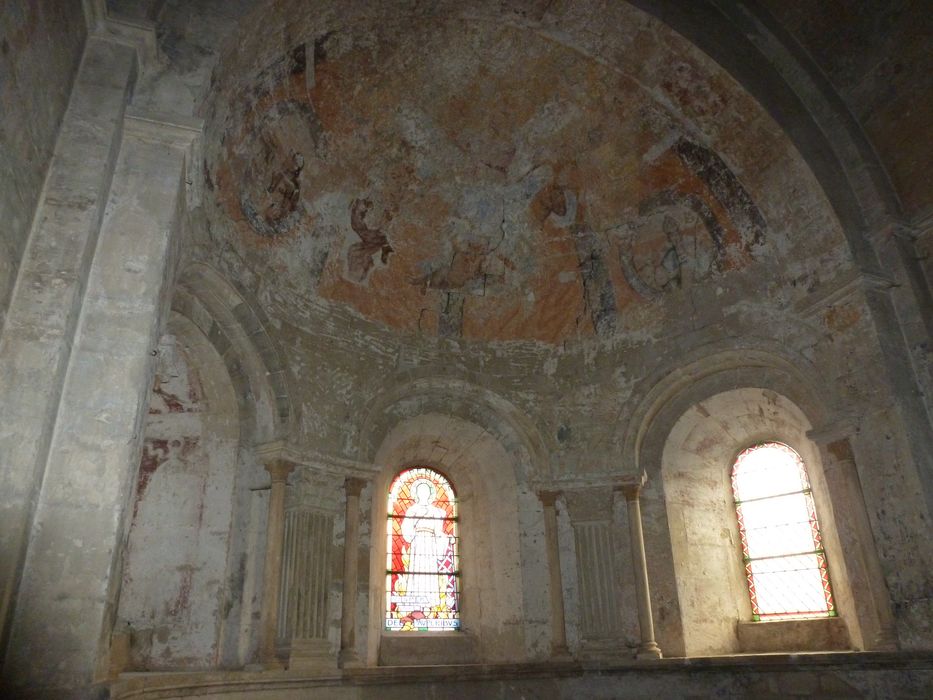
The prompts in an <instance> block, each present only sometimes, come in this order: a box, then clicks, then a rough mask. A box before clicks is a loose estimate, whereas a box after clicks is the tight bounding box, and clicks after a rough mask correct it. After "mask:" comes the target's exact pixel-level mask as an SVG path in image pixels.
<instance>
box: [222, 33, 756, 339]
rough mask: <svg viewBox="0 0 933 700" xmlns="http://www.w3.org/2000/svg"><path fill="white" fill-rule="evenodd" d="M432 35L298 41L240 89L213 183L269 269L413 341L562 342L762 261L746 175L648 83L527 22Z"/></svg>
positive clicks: (628, 324)
mask: <svg viewBox="0 0 933 700" xmlns="http://www.w3.org/2000/svg"><path fill="white" fill-rule="evenodd" d="M421 32H422V33H421V34H420V35H419V36H417V37H415V38H414V39H413V38H412V37H411V36H405V38H404V42H403V41H402V40H400V39H396V38H394V37H393V36H391V33H390V32H388V31H386V34H385V35H378V36H376V35H373V36H370V35H367V34H366V33H365V32H359V31H357V32H355V33H354V34H353V35H352V38H351V36H350V34H342V33H340V32H336V33H335V32H331V33H328V34H326V35H324V36H319V37H316V38H313V39H309V40H307V41H304V42H298V43H296V44H295V46H294V48H293V49H292V50H291V51H289V52H288V53H287V55H285V56H283V57H281V58H279V59H278V60H275V61H272V62H271V63H270V64H269V65H268V66H266V68H265V69H264V70H262V71H260V72H259V74H258V75H256V76H255V79H254V80H253V81H252V82H251V83H250V84H249V85H248V87H244V88H241V89H240V90H239V92H238V93H237V94H236V96H235V100H236V104H235V106H234V107H233V108H232V109H231V112H230V113H231V115H233V117H231V118H229V120H228V121H229V124H228V126H227V130H226V133H225V134H224V136H223V139H222V144H221V146H220V148H219V150H217V151H216V152H214V153H213V154H210V155H209V160H208V187H209V188H213V189H214V190H215V191H216V197H217V204H218V205H219V207H220V210H221V211H220V214H221V216H219V217H218V220H219V221H223V220H225V219H226V220H229V221H232V222H233V224H232V225H233V226H234V227H235V228H236V230H237V233H238V235H237V236H235V237H234V238H235V240H236V242H237V245H238V246H241V247H242V248H243V249H244V250H245V251H246V256H247V257H252V258H253V259H258V260H261V261H263V262H264V264H265V265H266V266H268V273H267V274H280V275H281V276H282V277H286V276H287V277H289V278H295V277H298V278H301V279H303V280H304V282H305V283H306V285H307V289H306V290H305V293H309V294H310V293H314V294H316V295H318V296H319V297H321V298H323V299H326V300H328V301H330V302H338V303H342V304H346V305H349V306H350V307H352V308H353V309H355V310H356V311H358V312H359V313H361V314H362V315H364V316H365V317H367V318H370V319H373V320H375V321H378V322H381V323H383V324H385V325H387V326H389V327H392V328H395V329H398V330H403V331H414V332H422V333H426V334H429V335H441V336H454V337H463V338H472V339H482V340H511V339H527V340H539V341H546V342H552V343H557V342H560V341H562V340H564V339H567V338H570V337H576V336H593V335H606V334H608V333H611V332H613V331H615V330H617V329H619V330H626V329H633V328H634V329H636V330H637V326H638V324H639V323H642V322H643V319H644V315H643V314H634V315H633V314H630V313H628V312H629V311H630V310H631V309H633V308H635V307H644V306H645V305H650V304H651V303H652V302H654V301H656V300H658V299H659V298H661V297H662V296H663V295H665V294H666V293H669V292H673V291H675V290H678V289H684V288H688V287H689V286H691V285H693V284H697V283H701V282H705V281H708V280H711V279H713V278H715V277H717V276H722V275H724V274H726V273H728V272H729V271H730V270H735V269H740V268H742V267H744V266H747V265H748V264H749V262H750V261H751V260H752V259H753V258H754V257H755V255H756V251H760V249H761V246H762V245H763V243H764V241H765V238H766V223H765V221H764V218H763V216H762V214H761V212H760V211H759V209H758V207H757V206H756V204H755V202H754V201H753V199H752V197H751V195H750V194H749V192H748V191H747V190H746V188H745V187H744V186H743V184H742V181H741V178H740V177H739V176H738V175H737V174H736V173H735V172H733V170H732V169H730V167H729V165H728V164H727V163H726V162H725V161H724V160H723V159H722V158H721V157H720V156H719V155H717V154H716V153H714V152H713V151H711V150H710V149H709V148H707V147H706V146H704V145H703V143H702V139H699V138H697V137H693V136H691V135H689V134H687V133H686V132H685V129H684V128H682V127H681V126H680V125H679V122H678V120H677V119H675V118H674V117H673V116H671V115H670V114H669V112H668V111H667V110H666V109H664V108H662V107H661V106H659V104H658V103H657V101H656V100H654V99H652V98H651V97H650V96H649V94H648V93H647V92H646V91H645V90H644V89H643V88H642V87H641V86H639V85H636V84H635V83H634V82H633V81H632V80H631V79H629V78H626V77H624V76H621V75H619V74H618V73H614V72H613V71H611V70H610V69H609V68H606V67H604V66H602V65H600V64H598V63H596V62H595V61H592V60H591V59H589V58H587V57H585V56H583V55H581V54H580V53H578V52H576V51H572V50H569V49H565V48H562V47H561V46H559V45H555V44H554V43H553V42H549V41H546V40H544V39H542V38H540V37H536V36H535V35H532V34H530V33H527V32H523V33H518V32H517V31H516V30H513V29H510V28H508V27H503V28H501V29H499V30H498V31H493V32H490V31H488V30H487V29H485V28H484V29H483V31H477V29H476V28H475V27H474V26H472V25H468V24H461V23H459V22H449V23H446V24H438V25H432V26H431V27H430V31H428V30H427V29H422V30H421ZM412 45H418V46H420V53H419V55H430V56H435V57H436V60H432V61H424V60H421V59H420V58H419V57H418V56H417V55H415V54H413V53H412V52H411V51H410V50H409V48H410V46H412ZM221 225H224V226H226V225H229V224H226V223H224V224H221Z"/></svg>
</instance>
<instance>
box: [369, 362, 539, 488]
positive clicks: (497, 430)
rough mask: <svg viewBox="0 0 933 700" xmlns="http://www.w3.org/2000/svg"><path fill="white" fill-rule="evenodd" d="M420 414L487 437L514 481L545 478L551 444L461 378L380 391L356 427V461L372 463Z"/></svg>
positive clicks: (511, 409) (512, 409) (516, 412)
mask: <svg viewBox="0 0 933 700" xmlns="http://www.w3.org/2000/svg"><path fill="white" fill-rule="evenodd" d="M425 414H438V415H446V416H450V417H451V418H454V419H459V420H463V421H465V422H467V423H472V424H474V425H477V426H479V427H480V428H482V429H483V431H484V432H487V433H489V434H490V435H491V436H492V437H493V438H494V439H496V440H497V441H498V442H499V443H500V444H501V445H502V446H503V447H504V449H505V450H506V451H507V452H508V453H509V454H510V455H511V456H512V457H513V459H514V465H515V469H516V474H515V478H516V480H517V481H518V483H529V482H531V481H536V480H540V479H546V478H548V476H549V475H550V473H551V465H550V462H549V459H548V455H549V454H551V452H552V449H551V446H549V445H547V444H546V443H545V440H544V438H543V437H542V434H541V432H540V431H539V430H538V429H537V427H536V426H535V425H534V424H533V423H532V421H531V420H530V419H529V418H528V417H527V416H526V415H525V414H524V413H523V412H522V411H521V410H520V409H519V408H518V407H516V406H515V405H514V404H512V403H511V402H509V401H507V400H506V399H504V398H502V397H501V396H499V395H498V394H496V393H494V392H492V391H490V390H489V389H486V388H483V387H479V386H477V385H475V384H471V383H470V382H467V381H464V380H462V379H454V378H444V377H425V378H420V379H416V380H413V381H411V382H408V383H405V384H401V385H398V386H395V387H393V388H391V389H389V390H387V391H385V392H384V393H383V394H382V395H381V396H379V397H378V398H377V399H376V400H375V401H373V403H372V404H371V405H370V407H369V410H368V411H367V413H366V417H365V418H364V420H363V423H362V425H361V427H360V440H359V446H358V453H357V459H358V460H360V461H361V462H366V463H371V462H373V461H374V460H375V458H376V456H377V450H378V449H379V446H380V445H382V444H383V442H384V440H385V438H386V437H387V436H388V435H389V434H390V433H391V432H392V430H393V429H394V428H395V427H396V426H397V425H398V424H400V423H402V422H404V421H406V420H408V419H411V418H414V417H417V416H419V415H425Z"/></svg>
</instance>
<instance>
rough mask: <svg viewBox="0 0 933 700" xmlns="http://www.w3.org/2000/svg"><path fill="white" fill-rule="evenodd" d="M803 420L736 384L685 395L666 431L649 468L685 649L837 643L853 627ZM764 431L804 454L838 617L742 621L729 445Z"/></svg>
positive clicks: (770, 395)
mask: <svg viewBox="0 0 933 700" xmlns="http://www.w3.org/2000/svg"><path fill="white" fill-rule="evenodd" d="M811 427H812V426H811V425H810V421H809V420H808V419H807V417H806V416H805V415H804V413H803V412H802V411H801V410H800V408H798V407H797V406H796V405H795V404H794V403H793V402H792V401H790V400H789V399H788V398H787V397H785V396H783V395H781V394H778V393H777V392H774V391H771V390H769V389H762V388H754V387H744V388H738V389H732V390H729V391H724V392H720V393H717V394H714V395H712V396H709V397H708V398H705V399H703V400H701V401H698V402H696V403H694V404H693V405H692V406H691V407H690V408H688V409H687V410H686V411H685V412H684V413H683V414H682V415H681V416H680V418H679V419H678V420H677V422H676V423H675V424H674V426H673V428H672V429H671V431H670V433H669V434H668V436H667V439H666V441H665V443H664V449H663V453H662V457H661V470H660V475H659V476H660V479H661V482H662V488H663V492H664V504H665V507H666V514H667V521H668V523H669V529H670V550H671V555H672V559H673V561H674V573H675V579H676V586H677V591H676V593H677V598H678V601H679V607H680V614H681V620H682V624H683V635H684V651H685V654H686V655H687V656H708V655H715V654H732V653H741V652H747V651H764V650H773V651H789V652H792V651H823V650H832V649H847V648H850V639H849V634H848V631H847V627H848V628H849V629H851V628H852V627H853V626H854V627H855V629H854V632H855V634H856V635H858V623H857V621H856V616H855V612H854V609H853V605H852V594H851V591H850V588H849V582H848V576H847V568H846V566H845V560H844V557H843V552H842V548H841V545H840V542H839V537H838V535H837V532H836V528H835V525H834V512H833V504H832V499H831V497H830V493H829V489H828V487H827V484H826V481H825V479H824V476H823V468H822V460H821V455H820V451H819V449H818V448H817V446H816V445H815V444H814V443H813V442H812V441H811V440H810V439H809V438H808V437H807V433H808V431H809V430H811ZM765 441H779V442H783V443H785V444H787V445H789V446H791V447H792V448H793V449H794V450H796V451H797V452H798V453H799V454H800V456H801V458H802V459H803V461H804V463H805V464H806V467H807V471H808V473H809V477H810V483H811V484H812V487H813V497H814V500H815V502H816V510H817V514H818V517H819V520H820V525H821V528H822V534H823V542H824V545H825V548H826V552H827V559H828V563H829V574H830V579H831V583H832V589H833V594H834V596H835V598H836V602H837V608H838V611H839V614H840V617H839V618H824V619H815V620H805V621H804V620H801V621H782V622H757V623H754V622H751V620H752V614H751V606H750V602H749V595H748V588H747V584H746V579H745V571H744V564H743V560H742V548H741V541H740V539H739V530H738V524H737V520H736V514H735V507H734V501H733V495H732V488H731V481H730V477H731V470H732V465H733V463H734V462H735V458H736V456H737V454H738V453H739V452H740V451H741V450H743V449H745V448H747V447H750V446H752V445H755V444H758V443H761V442H765ZM656 478H657V477H656Z"/></svg>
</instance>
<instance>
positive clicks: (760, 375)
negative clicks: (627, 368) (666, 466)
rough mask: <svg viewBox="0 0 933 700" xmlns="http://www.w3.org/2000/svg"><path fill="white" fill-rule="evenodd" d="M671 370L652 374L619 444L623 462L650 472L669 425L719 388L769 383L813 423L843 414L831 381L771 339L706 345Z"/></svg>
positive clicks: (638, 470)
mask: <svg viewBox="0 0 933 700" xmlns="http://www.w3.org/2000/svg"><path fill="white" fill-rule="evenodd" d="M684 360H685V362H684V364H682V365H680V366H678V367H676V368H674V369H673V370H671V369H668V368H665V369H663V370H660V371H659V372H657V373H656V374H655V375H654V376H652V377H650V378H649V379H648V380H647V381H646V382H645V385H646V386H647V387H648V388H647V390H646V391H645V392H644V393H643V395H642V397H641V399H640V400H639V401H638V402H637V404H636V406H635V410H634V411H633V412H632V414H631V416H630V420H629V423H628V427H627V429H626V431H625V433H624V438H623V444H622V464H623V465H625V469H626V470H627V471H630V472H632V473H634V474H636V475H640V474H648V476H649V478H651V477H652V476H654V475H656V474H657V472H658V471H659V469H660V464H661V452H662V450H663V448H664V442H665V440H666V439H667V436H668V434H669V433H670V430H671V428H672V427H673V426H674V424H675V423H676V422H677V420H678V419H679V418H680V416H681V415H683V413H684V411H686V410H687V409H688V408H689V407H690V406H692V405H694V404H696V403H697V402H699V401H702V400H704V399H706V398H708V397H710V396H713V395H715V394H717V393H720V392H723V391H727V390H730V389H736V388H741V387H756V388H761V389H768V390H771V391H774V392H776V393H779V394H782V395H784V396H786V397H787V398H788V399H790V400H791V401H792V402H793V403H794V404H796V405H797V406H798V407H799V408H800V410H801V411H803V413H804V414H805V415H806V416H807V418H808V419H809V421H810V422H811V424H812V425H814V426H816V427H818V428H822V427H824V426H827V425H830V424H831V423H834V422H836V421H837V420H841V419H842V418H843V416H844V412H843V411H842V410H840V409H839V408H838V404H837V402H836V401H835V400H834V399H833V397H832V395H831V394H829V393H827V391H828V390H829V388H830V387H829V386H827V385H825V383H824V382H821V381H820V379H819V375H818V373H817V371H816V369H815V368H814V367H813V366H812V365H810V364H809V363H808V362H807V361H806V360H805V359H804V358H802V357H799V356H797V355H795V354H792V353H789V352H786V351H784V350H782V349H778V348H776V347H774V346H773V345H772V344H771V343H764V342H762V343H760V344H758V345H757V346H756V345H752V346H746V347H743V348H729V349H725V348H721V347H704V348H700V349H698V350H697V351H695V352H694V353H693V355H692V356H688V357H686V358H684Z"/></svg>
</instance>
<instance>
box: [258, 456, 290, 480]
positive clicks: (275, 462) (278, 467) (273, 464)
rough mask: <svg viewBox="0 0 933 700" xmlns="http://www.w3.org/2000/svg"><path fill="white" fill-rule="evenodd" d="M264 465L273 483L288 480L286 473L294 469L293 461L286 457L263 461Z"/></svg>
mask: <svg viewBox="0 0 933 700" xmlns="http://www.w3.org/2000/svg"><path fill="white" fill-rule="evenodd" d="M265 467H266V471H267V472H269V476H270V477H271V479H272V483H273V484H275V483H279V482H284V481H287V480H288V475H289V474H291V473H292V472H293V471H294V470H295V463H294V462H290V461H289V460H287V459H270V460H268V461H267V462H266V463H265Z"/></svg>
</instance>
